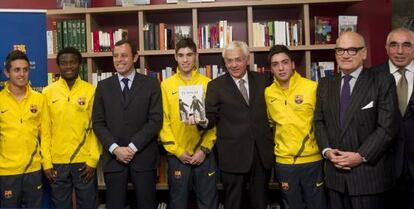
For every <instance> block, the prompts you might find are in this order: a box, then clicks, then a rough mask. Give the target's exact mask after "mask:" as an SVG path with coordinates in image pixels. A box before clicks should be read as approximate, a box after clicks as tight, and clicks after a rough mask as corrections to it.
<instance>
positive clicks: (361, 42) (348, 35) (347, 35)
mask: <svg viewBox="0 0 414 209" xmlns="http://www.w3.org/2000/svg"><path fill="white" fill-rule="evenodd" d="M342 39H343V40H352V41H354V42H356V43H357V44H358V46H360V47H365V39H364V37H363V36H362V35H361V34H359V33H357V32H352V31H348V32H344V33H342V34H341V35H340V36H339V37H338V38H337V39H336V45H337V46H338V42H340V41H342Z"/></svg>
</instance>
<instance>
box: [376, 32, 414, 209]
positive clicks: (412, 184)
mask: <svg viewBox="0 0 414 209" xmlns="http://www.w3.org/2000/svg"><path fill="white" fill-rule="evenodd" d="M413 44H414V33H413V31H410V30H409V29H406V28H397V29H394V30H393V31H391V32H390V33H389V34H388V36H387V42H386V45H385V49H386V51H387V54H388V57H389V60H388V61H387V62H385V63H384V64H382V65H379V66H377V67H375V68H374V69H375V70H378V71H380V72H386V73H390V74H391V75H393V77H394V79H395V82H396V85H397V99H396V103H397V104H398V105H397V106H396V108H395V123H394V124H395V131H396V134H397V135H396V138H395V144H394V146H393V149H394V152H393V153H394V154H395V156H394V157H395V163H394V165H395V167H394V169H393V170H394V171H395V173H394V174H395V176H394V177H395V179H396V180H397V184H396V186H395V187H394V189H393V190H392V192H391V193H390V196H389V197H388V198H387V199H388V200H389V204H390V206H393V207H395V208H401V209H404V208H414V198H413V197H414V180H413V179H414V152H412V151H409V150H414V132H413V129H414V96H412V92H413V80H414V62H413V58H414V46H413ZM410 197H411V198H410Z"/></svg>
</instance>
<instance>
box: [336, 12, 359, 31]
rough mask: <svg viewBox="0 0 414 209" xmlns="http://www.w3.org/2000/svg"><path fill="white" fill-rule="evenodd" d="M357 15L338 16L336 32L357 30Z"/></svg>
mask: <svg viewBox="0 0 414 209" xmlns="http://www.w3.org/2000/svg"><path fill="white" fill-rule="evenodd" d="M357 23H358V16H339V17H338V34H339V35H341V33H343V32H345V31H353V32H356V31H357Z"/></svg>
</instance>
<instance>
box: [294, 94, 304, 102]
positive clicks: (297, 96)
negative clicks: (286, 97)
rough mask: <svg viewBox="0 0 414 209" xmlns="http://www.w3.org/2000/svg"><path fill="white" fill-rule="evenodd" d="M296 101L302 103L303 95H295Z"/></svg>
mask: <svg viewBox="0 0 414 209" xmlns="http://www.w3.org/2000/svg"><path fill="white" fill-rule="evenodd" d="M295 103H296V104H302V103H303V95H295Z"/></svg>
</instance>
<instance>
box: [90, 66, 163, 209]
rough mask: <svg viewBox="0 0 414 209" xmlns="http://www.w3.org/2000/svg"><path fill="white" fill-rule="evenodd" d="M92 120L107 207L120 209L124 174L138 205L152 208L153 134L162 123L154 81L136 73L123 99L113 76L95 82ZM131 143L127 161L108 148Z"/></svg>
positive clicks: (156, 154) (156, 155)
mask: <svg viewBox="0 0 414 209" xmlns="http://www.w3.org/2000/svg"><path fill="white" fill-rule="evenodd" d="M92 120H93V129H94V131H95V134H96V136H97V137H98V139H99V140H100V141H101V143H102V145H103V148H104V151H103V171H104V174H105V183H106V185H107V195H106V197H107V208H111V209H112V208H115V209H116V208H124V204H125V198H126V189H127V179H128V175H129V176H130V177H131V180H132V183H133V184H134V187H135V190H136V197H137V200H138V206H139V208H155V183H156V182H155V177H156V168H157V166H158V161H159V151H158V146H157V135H158V132H159V131H160V129H161V126H162V104H161V90H160V87H159V84H158V82H157V80H155V79H151V78H148V77H146V76H143V75H141V74H139V73H137V74H136V75H135V77H134V80H133V82H132V86H131V90H130V95H129V99H128V100H127V101H124V99H123V96H122V92H121V86H120V84H119V80H118V77H117V76H112V77H110V78H108V79H105V80H103V81H101V82H99V83H98V87H97V88H96V93H95V101H94V107H93V114H92ZM131 142H132V143H133V144H134V145H135V147H136V148H137V149H138V151H137V153H136V154H135V156H134V158H133V159H132V160H131V162H130V163H129V164H123V163H120V162H119V161H118V160H116V157H115V156H114V155H112V154H111V153H110V152H109V151H108V150H109V147H110V146H111V145H112V144H113V143H117V144H118V145H119V146H128V144H129V143H131Z"/></svg>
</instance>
